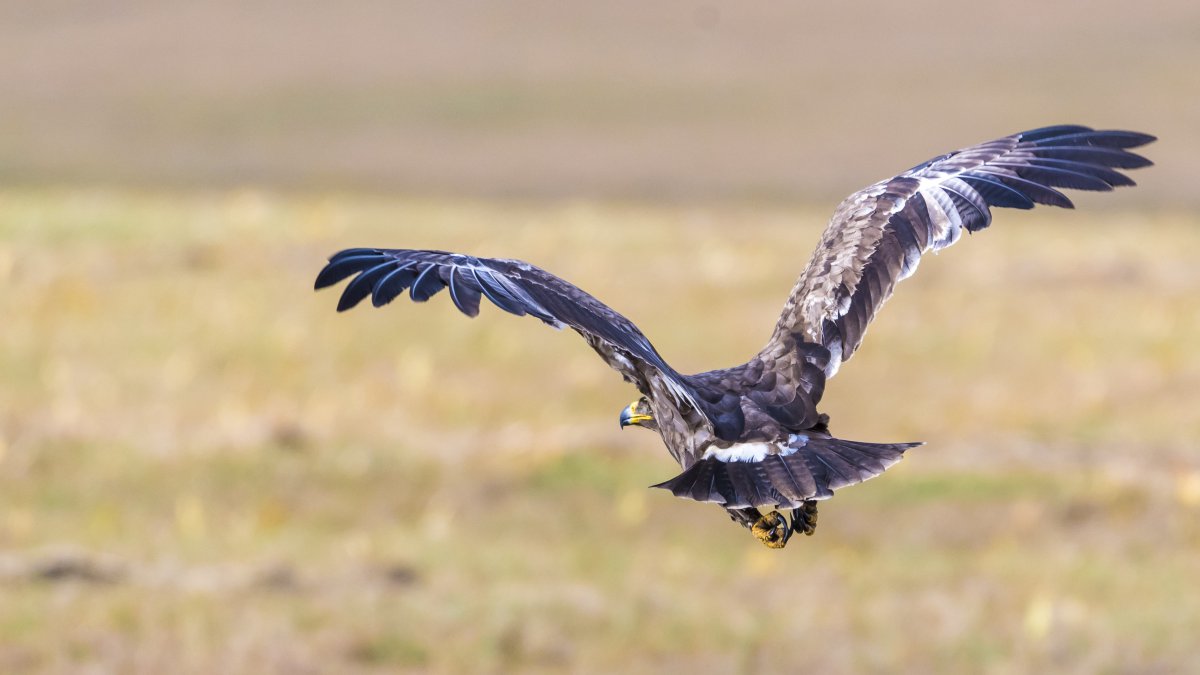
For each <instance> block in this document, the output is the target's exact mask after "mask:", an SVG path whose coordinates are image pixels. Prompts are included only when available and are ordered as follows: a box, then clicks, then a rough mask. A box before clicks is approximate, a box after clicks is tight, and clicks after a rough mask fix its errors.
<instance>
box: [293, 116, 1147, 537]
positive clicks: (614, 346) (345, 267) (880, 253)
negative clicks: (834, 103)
mask: <svg viewBox="0 0 1200 675" xmlns="http://www.w3.org/2000/svg"><path fill="white" fill-rule="evenodd" d="M1154 140H1155V138H1154V137H1153V136H1150V135H1148V134H1143V133H1137V132H1132V131H1120V130H1095V129H1092V128H1089V127H1085V126H1078V125H1057V126H1049V127H1043V128H1040V129H1033V130H1031V131H1024V132H1021V133H1017V134H1013V135H1011V136H1005V137H1003V138H999V139H996V140H993V141H988V142H986V143H980V144H978V145H974V146H971V147H968V148H964V149H962V150H958V151H956V152H951V153H948V154H944V155H940V156H938V157H934V158H933V159H930V160H929V161H926V162H922V163H920V164H918V165H916V166H914V167H913V168H911V169H909V170H908V171H905V172H903V173H901V174H899V175H897V176H895V177H893V178H889V179H887V180H883V181H880V182H878V183H875V184H873V185H871V186H869V187H867V188H864V189H862V190H860V191H858V192H855V193H854V194H852V195H850V196H849V197H848V198H846V199H845V201H843V202H842V203H841V204H840V205H839V206H838V207H837V209H836V210H835V211H834V213H833V217H832V218H831V219H830V221H829V224H828V225H827V226H826V228H825V230H824V233H823V234H822V235H821V239H820V242H819V243H818V244H817V248H816V250H815V251H814V252H813V254H812V257H811V258H810V259H809V261H808V265H807V266H806V267H805V268H804V270H803V271H802V272H801V273H800V278H799V280H798V281H797V282H796V284H795V286H794V287H793V288H792V291H791V294H790V295H789V296H788V299H787V301H786V302H785V303H784V306H783V312H782V313H781V314H780V316H779V320H778V321H777V322H776V323H775V328H774V330H773V331H772V333H771V337H770V339H769V340H768V341H767V344H766V346H765V347H763V349H762V351H760V352H758V353H757V354H755V355H754V356H752V357H751V358H750V360H749V361H747V362H745V363H744V364H742V365H739V366H735V367H733V368H724V369H721V370H710V371H707V372H703V373H698V374H694V375H687V374H684V373H680V372H679V371H677V370H675V369H674V368H672V367H671V365H670V364H669V363H667V361H666V359H664V358H663V357H662V356H661V355H660V354H659V353H658V351H657V350H656V349H655V348H654V345H653V344H651V342H650V340H649V339H648V338H647V337H646V336H645V335H644V334H643V333H642V331H641V330H639V329H638V327H637V326H635V325H634V324H633V322H632V321H630V320H629V319H627V318H625V317H624V316H622V315H621V314H619V313H618V312H617V311H615V310H613V309H612V308H610V307H609V306H608V305H606V304H604V303H603V302H601V301H599V300H597V299H596V298H595V297H593V296H592V295H590V294H588V293H587V292H585V291H584V290H582V289H580V288H579V287H577V286H575V285H573V284H571V283H570V282H568V281H566V280H564V279H562V278H560V277H558V276H555V275H554V274H551V273H550V272H547V271H546V270H543V269H541V268H539V267H535V266H534V265H531V264H529V263H527V262H523V261H520V260H509V259H500V258H483V257H478V256H474V255H467V254H464V253H450V252H446V251H435V250H410V249H386V248H351V249H346V250H343V251H341V252H339V253H337V254H335V255H334V256H333V257H331V258H329V262H328V264H327V265H326V266H325V267H324V269H322V270H321V271H320V273H319V274H318V275H317V278H316V283H315V286H316V288H317V289H321V288H325V287H327V286H331V285H334V284H337V283H339V282H341V281H343V280H345V279H346V278H348V277H352V276H353V279H351V281H350V282H349V283H348V284H347V285H346V287H345V289H344V290H343V291H342V294H341V298H340V300H339V301H338V305H337V309H338V311H339V312H342V311H345V310H348V309H350V308H352V307H354V306H355V305H357V304H358V303H360V302H361V301H362V300H364V299H366V298H367V297H368V296H369V297H370V298H371V302H372V304H373V305H375V306H376V307H382V306H383V305H386V304H388V303H389V302H391V301H392V300H394V299H396V298H397V297H398V296H399V295H400V294H401V293H403V292H404V291H405V290H407V291H408V295H409V297H410V298H411V299H412V300H413V301H415V302H424V301H426V300H428V299H429V298H431V297H432V296H433V295H434V294H436V293H438V292H439V291H441V290H442V289H449V291H450V292H449V296H450V300H451V301H452V302H453V303H454V305H455V306H456V307H457V308H458V309H459V310H460V311H461V312H462V313H463V314H466V315H467V316H470V317H474V316H476V315H478V313H479V306H480V301H481V299H482V298H485V297H486V298H487V299H488V300H489V301H490V302H491V303H492V304H494V305H496V306H497V307H499V308H500V309H502V310H504V311H506V312H509V313H511V314H515V315H517V316H525V315H529V316H532V317H536V318H537V319H540V320H541V321H543V322H545V323H547V324H550V325H551V326H554V327H555V328H559V329H561V328H570V329H571V330H573V331H575V332H576V333H578V334H579V335H581V336H583V339H584V340H585V341H587V343H588V345H590V346H591V347H592V349H594V350H595V351H596V353H597V354H599V355H600V358H602V359H603V360H604V362H605V363H607V364H608V365H609V366H610V367H612V368H613V369H614V370H616V371H617V372H618V373H620V374H621V376H622V377H623V378H624V379H625V381H627V382H629V383H630V384H632V385H633V386H635V387H636V388H637V390H638V393H639V397H638V398H637V399H636V400H634V401H633V402H632V403H630V404H629V405H628V406H627V407H625V408H624V410H622V411H621V415H620V425H621V427H622V428H624V427H626V426H631V425H632V426H639V427H643V428H646V429H650V430H653V431H655V432H657V433H658V435H659V436H660V437H661V438H662V441H663V443H664V444H665V445H666V447H667V451H668V452H670V453H671V457H673V458H674V459H675V461H676V462H678V463H679V466H680V467H681V469H682V471H681V472H680V473H679V475H677V476H675V477H674V478H671V479H670V480H667V481H664V482H662V483H659V484H657V485H654V486H652V487H656V488H663V489H666V490H670V491H671V493H672V494H674V495H675V496H677V497H683V498H685V499H692V500H695V501H698V502H712V503H714V504H718V505H720V506H721V507H722V508H723V509H725V511H726V512H727V513H728V514H729V516H730V517H731V518H732V519H733V520H734V521H735V522H737V523H739V524H741V525H743V526H744V527H746V528H748V529H749V530H750V531H751V532H752V533H753V535H754V536H755V537H756V538H757V539H758V540H759V541H761V542H762V543H763V544H765V545H766V546H768V547H770V548H783V547H784V546H785V545H786V544H787V542H788V540H789V539H790V538H791V536H792V534H793V533H795V532H803V533H805V534H806V535H811V534H813V532H814V531H815V530H816V521H817V502H818V501H821V500H825V499H828V498H830V497H832V496H833V494H834V492H835V491H837V490H839V489H841V488H844V487H846V486H849V485H854V484H856V483H861V482H862V481H865V480H867V479H869V478H873V477H875V476H877V475H879V474H881V473H883V471H884V470H886V469H887V468H888V467H890V466H891V465H893V464H895V463H896V462H897V461H899V460H900V459H901V457H902V456H903V455H904V453H905V451H907V450H909V449H911V448H914V447H916V446H919V445H921V443H866V442H862V441H851V440H846V439H843V438H837V437H835V436H834V435H833V434H832V432H831V431H830V428H829V417H828V416H827V415H825V414H822V413H821V412H819V410H818V405H819V404H820V402H821V396H822V394H823V393H824V391H825V385H826V382H827V381H828V380H829V379H830V378H832V377H833V376H834V375H835V374H837V372H838V369H839V368H840V367H841V365H842V364H843V363H844V362H846V361H848V360H850V358H851V357H852V356H853V355H854V352H855V351H856V350H857V349H858V347H859V345H860V344H861V343H862V339H863V335H864V334H865V333H866V330H867V326H868V325H869V324H870V322H871V319H872V318H874V316H875V314H876V312H878V311H879V308H880V307H881V306H882V305H883V303H884V302H885V301H886V300H887V299H888V298H889V297H890V296H891V295H892V291H893V290H894V289H895V287H896V284H897V283H898V282H900V281H901V280H902V279H905V278H907V277H909V276H911V275H912V273H913V272H915V271H916V269H917V265H918V263H919V262H920V260H921V256H922V255H923V254H925V253H928V252H930V251H933V252H937V251H940V250H941V249H944V248H946V247H948V246H950V245H952V244H954V243H955V242H957V241H958V240H959V239H960V238H962V234H963V232H969V233H974V232H978V231H979V230H982V229H984V228H986V227H987V226H988V225H990V224H991V222H992V209H993V208H1015V209H1030V208H1033V206H1034V205H1035V204H1046V205H1049V206H1059V207H1063V208H1073V207H1074V205H1073V204H1072V203H1071V201H1070V200H1069V199H1068V198H1067V197H1066V196H1065V195H1063V193H1062V192H1060V191H1059V190H1058V189H1056V188H1070V189H1074V190H1097V191H1109V190H1112V189H1113V188H1115V187H1118V186H1131V185H1134V182H1133V181H1132V180H1131V179H1130V178H1129V177H1128V176H1126V175H1125V174H1124V173H1121V171H1120V170H1129V169H1136V168H1140V167H1145V166H1149V165H1150V164H1151V162H1150V161H1149V160H1147V159H1146V158H1144V157H1142V156H1140V155H1138V154H1135V153H1133V152H1130V149H1131V148H1137V147H1140V146H1143V145H1146V144H1147V143H1150V142H1152V141H1154ZM764 510H765V511H766V512H765V513H764ZM781 510H783V511H790V518H785V517H784V516H783V515H782V514H781V513H780V511H781Z"/></svg>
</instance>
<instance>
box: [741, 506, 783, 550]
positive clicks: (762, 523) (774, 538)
mask: <svg viewBox="0 0 1200 675" xmlns="http://www.w3.org/2000/svg"><path fill="white" fill-rule="evenodd" d="M750 532H751V533H753V534H754V536H755V537H756V538H757V539H758V540H759V541H761V542H762V543H763V545H764V546H766V547H767V548H783V547H784V546H786V545H787V540H788V534H789V532H788V524H787V521H786V520H785V519H784V517H783V516H781V515H780V514H779V512H778V511H772V512H770V513H768V514H767V515H765V516H762V517H760V518H759V519H758V521H757V522H755V523H754V525H752V526H751V527H750Z"/></svg>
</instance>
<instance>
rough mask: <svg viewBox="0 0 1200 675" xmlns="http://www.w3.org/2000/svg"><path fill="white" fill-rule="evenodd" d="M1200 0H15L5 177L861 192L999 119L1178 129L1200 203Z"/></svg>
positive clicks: (1185, 186) (4, 47)
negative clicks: (1133, 0) (985, 0)
mask: <svg viewBox="0 0 1200 675" xmlns="http://www.w3.org/2000/svg"><path fill="white" fill-rule="evenodd" d="M1198 27H1200V4H1197V3H1194V2H1183V1H1180V0H1168V1H1164V2H1155V3H1152V4H1146V5H1138V6H1131V5H1130V4H1129V3H1128V2H1122V1H1120V0H1097V1H1093V2H1053V3H1050V2H1037V1H1035V0H1014V1H1012V2H1006V3H1004V4H1003V5H1002V6H1001V5H979V4H969V3H968V4H964V3H961V2H947V1H945V0H908V1H906V2H894V3H871V4H869V5H863V4H858V3H828V2H827V3H779V2H758V3H754V2H751V3H738V4H730V3H721V2H712V1H708V0H704V1H696V0H664V1H663V2H655V3H650V4H648V3H644V2H631V1H629V0H617V1H614V2H596V3H577V2H556V1H555V0H514V1H512V2H503V3H495V2H479V1H478V0H446V1H444V2H436V3H430V2H391V1H389V0H360V1H359V2H354V3H317V2H300V3H297V2H295V1H294V0H263V1H262V2H255V3H244V2H237V1H236V0H211V1H209V2H203V3H194V2H193V3H188V2H178V1H168V2H164V1H162V0H121V1H114V0H88V1H87V2H82V1H80V0H48V1H45V2H37V3H31V2H13V1H8V2H3V1H0V91H2V92H3V94H4V114H3V115H2V116H0V178H2V179H3V180H4V181H5V182H7V183H9V184H11V183H12V182H14V181H17V182H22V183H25V182H45V181H57V182H72V181H80V180H82V181H86V182H89V183H93V182H95V181H103V182H107V183H110V184H132V185H145V184H154V185H164V184H167V185H173V186H184V187H194V186H195V185H197V184H207V185H216V186H226V187H228V186H233V187H239V186H241V185H243V184H245V183H257V182H266V183H269V184H273V185H280V184H284V185H290V186H294V187H311V188H316V189H320V190H327V189H329V188H330V187H331V186H335V187H348V188H355V189H357V188H362V187H369V188H372V189H377V190H383V191H387V192H397V191H402V192H406V193H410V194H417V195H428V194H430V193H439V194H447V195H452V196H458V195H461V194H464V193H468V194H476V195H502V196H508V195H518V196H529V195H548V196H555V197H557V196H562V195H571V196H578V195H584V196H618V197H627V196H633V197H639V198H650V199H659V198H663V197H667V198H672V199H688V200H690V199H694V198H698V197H699V198H705V199H711V198H714V197H717V198H736V199H762V198H767V199H772V200H777V199H782V200H796V199H800V200H808V199H811V198H818V197H819V198H821V199H839V198H840V197H841V196H843V195H845V194H847V193H849V192H851V191H852V190H855V189H857V188H859V187H861V186H863V185H865V184H867V183H869V182H872V181H874V180H878V179H880V178H884V177H886V176H890V175H892V173H893V172H894V171H897V170H899V169H901V168H904V167H908V166H912V165H913V164H915V163H916V162H918V161H920V160H922V159H925V158H928V157H932V156H934V155H937V154H940V153H942V152H946V151H949V150H951V149H954V148H956V147H961V146H963V145H967V144H970V143H976V142H980V141H983V140H987V139H989V138H992V137H995V136H997V135H1001V134H1006V133H1013V132H1016V131H1020V130H1022V129H1028V128H1032V127H1037V126H1042V125H1045V124H1057V123H1062V122H1072V123H1081V124H1089V125H1094V126H1100V127H1114V126H1115V127H1129V126H1135V127H1137V130H1139V131H1146V132H1152V133H1155V134H1158V135H1159V136H1161V137H1162V138H1163V143H1162V144H1161V145H1160V146H1158V147H1156V148H1155V151H1154V157H1155V159H1156V160H1157V161H1158V162H1159V164H1160V165H1161V166H1162V167H1163V168H1164V170H1163V171H1160V172H1159V173H1158V174H1157V175H1156V176H1155V179H1154V180H1153V181H1147V182H1146V183H1147V184H1146V185H1145V186H1144V187H1143V188H1141V189H1140V190H1138V191H1137V193H1136V194H1132V193H1131V194H1130V196H1127V197H1126V199H1134V200H1138V201H1139V203H1162V202H1163V201H1164V200H1166V201H1172V202H1175V203H1185V204H1188V205H1190V206H1195V205H1197V204H1200V201H1198V200H1197V197H1196V194H1197V193H1196V190H1195V184H1196V181H1195V177H1196V176H1197V175H1200V152H1196V148H1197V147H1200V125H1197V124H1196V120H1197V119H1200V93H1198V92H1200V81H1198V80H1197V76H1196V64H1197V63H1200V28H1198Z"/></svg>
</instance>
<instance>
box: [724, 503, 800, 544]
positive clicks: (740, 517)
mask: <svg viewBox="0 0 1200 675" xmlns="http://www.w3.org/2000/svg"><path fill="white" fill-rule="evenodd" d="M725 510H726V511H727V512H728V513H729V518H730V519H731V520H733V521H734V522H735V523H739V524H741V526H742V527H745V528H746V529H748V530H750V533H751V534H753V535H754V537H755V538H756V539H758V540H759V541H761V542H762V543H763V545H764V546H766V547H767V548H783V547H784V546H786V545H787V542H788V539H791V538H792V533H793V532H794V531H795V530H794V529H793V527H792V525H793V524H794V523H795V522H796V521H795V519H794V518H793V521H792V524H789V523H788V521H787V519H786V518H784V517H783V515H781V514H780V513H779V512H778V511H771V512H770V513H768V514H766V515H763V514H762V513H760V512H759V510H758V509H756V508H742V509H725ZM813 513H814V514H815V513H816V507H815V506H814V507H813ZM814 519H815V515H814ZM804 522H805V523H807V522H808V521H804ZM808 527H810V528H811V527H813V526H808Z"/></svg>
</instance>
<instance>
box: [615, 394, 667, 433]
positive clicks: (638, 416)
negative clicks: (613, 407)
mask: <svg viewBox="0 0 1200 675" xmlns="http://www.w3.org/2000/svg"><path fill="white" fill-rule="evenodd" d="M631 424H634V425H637V426H639V427H645V428H647V429H657V428H658V425H657V424H656V423H655V422H654V411H653V410H651V409H650V401H648V400H646V397H645V396H643V397H641V398H639V399H637V400H636V401H634V402H633V403H630V404H629V405H628V406H626V407H625V409H624V410H622V411H621V428H622V429H624V428H625V427H627V426H629V425H631Z"/></svg>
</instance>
